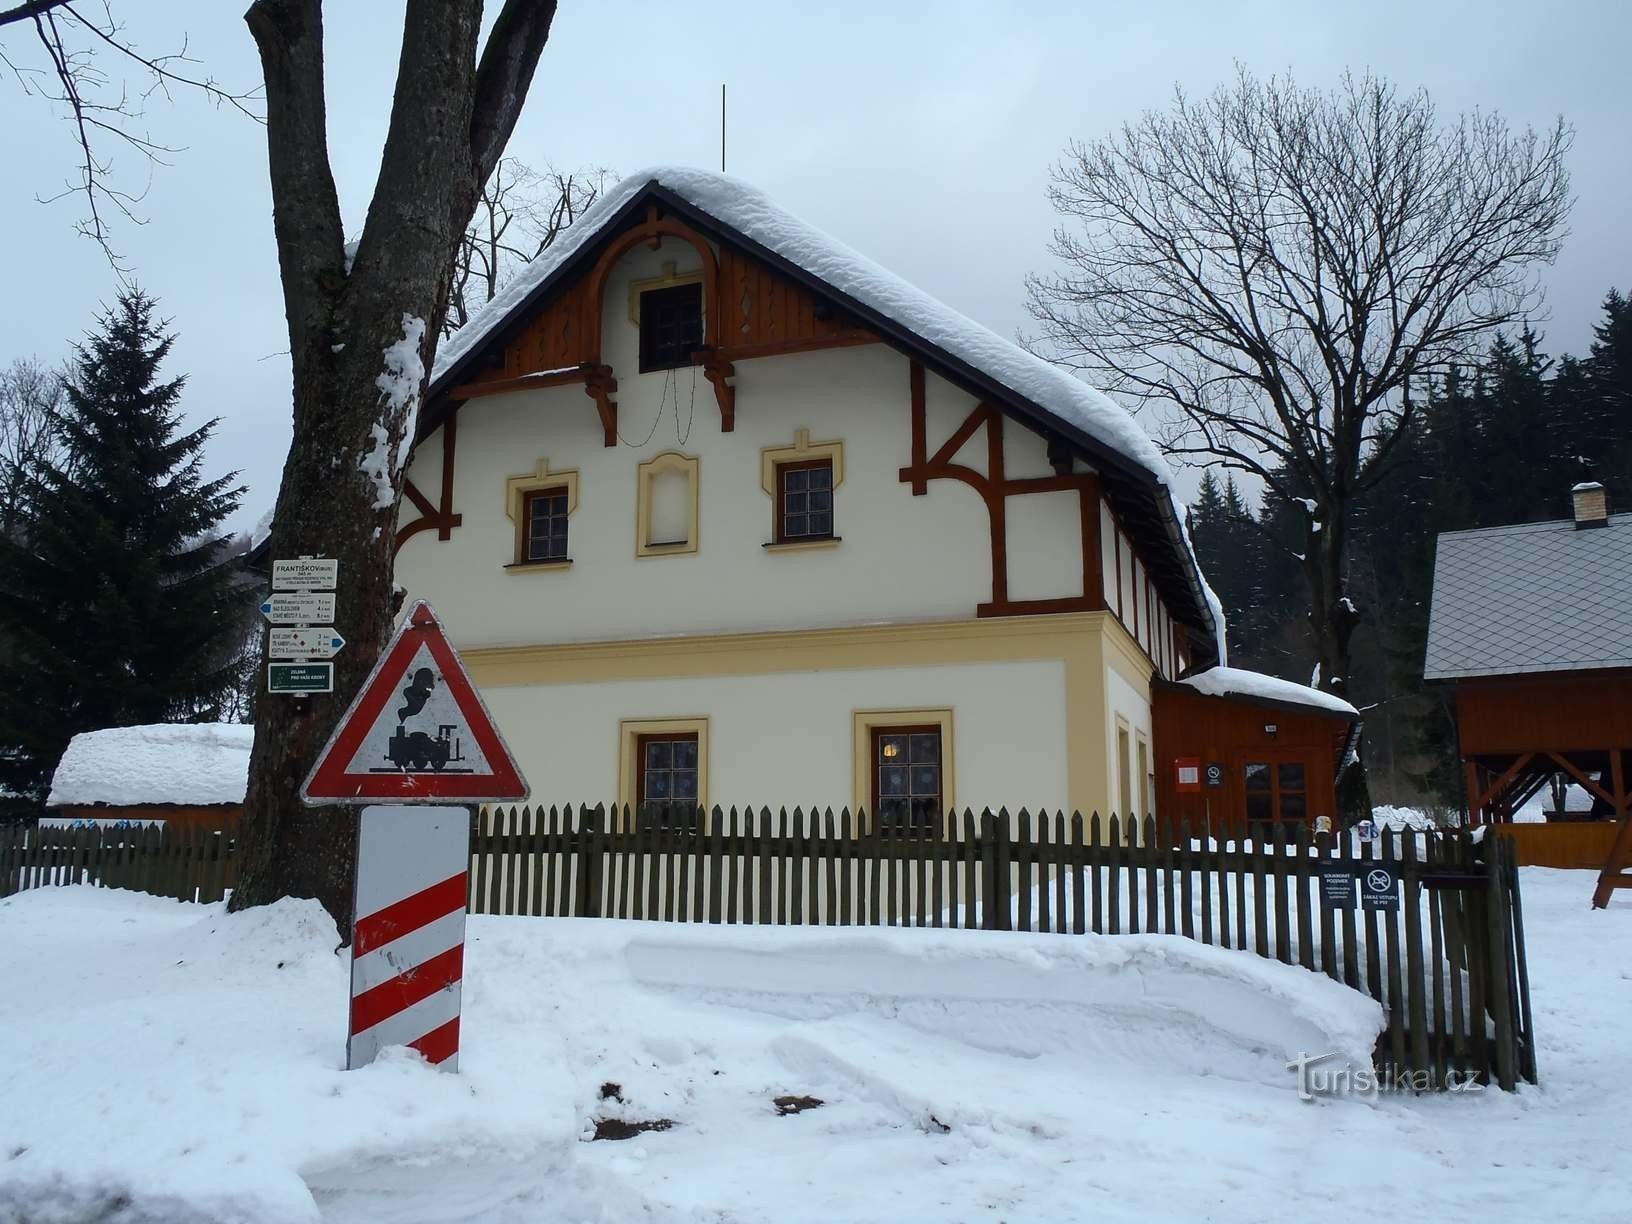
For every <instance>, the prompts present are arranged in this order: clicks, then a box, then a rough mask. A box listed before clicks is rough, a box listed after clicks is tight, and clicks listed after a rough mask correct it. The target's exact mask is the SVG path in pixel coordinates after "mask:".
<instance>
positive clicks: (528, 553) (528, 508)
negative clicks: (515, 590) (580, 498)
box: [516, 485, 572, 565]
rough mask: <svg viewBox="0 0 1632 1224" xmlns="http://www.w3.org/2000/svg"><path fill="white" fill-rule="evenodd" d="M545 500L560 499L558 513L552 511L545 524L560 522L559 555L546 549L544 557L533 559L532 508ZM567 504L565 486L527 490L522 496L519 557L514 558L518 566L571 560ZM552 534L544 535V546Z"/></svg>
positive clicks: (570, 529)
mask: <svg viewBox="0 0 1632 1224" xmlns="http://www.w3.org/2000/svg"><path fill="white" fill-rule="evenodd" d="M545 498H550V499H551V500H555V499H560V502H561V510H560V512H559V513H556V512H554V511H552V512H551V513H550V514H549V515H548V516H547V522H548V523H549V524H553V523H554V522H555V521H556V520H560V522H561V527H562V530H561V550H560V552H559V553H557V552H555V551H554V550H553V549H552V548H548V547H546V549H545V555H544V556H541V557H535V556H534V555H533V541H534V540H535V539H536V538H537V537H536V536H535V534H534V531H533V525H534V523H533V506H534V505H535V504H537V503H538V502H540V501H542V500H544V499H545ZM569 504H570V494H569V493H568V491H567V486H566V485H551V486H549V487H548V488H543V489H529V490H528V491H527V492H526V493H525V494H523V495H522V499H521V555H520V556H519V557H517V558H516V562H517V564H519V565H549V564H552V563H554V562H557V561H569V560H571V557H569V556H568V548H569V545H570V544H571V538H572V527H571V517H572V514H571V511H570V510H569V509H568V506H569ZM553 534H554V533H553V532H552V533H546V544H548V542H549V538H550V536H552V535H553Z"/></svg>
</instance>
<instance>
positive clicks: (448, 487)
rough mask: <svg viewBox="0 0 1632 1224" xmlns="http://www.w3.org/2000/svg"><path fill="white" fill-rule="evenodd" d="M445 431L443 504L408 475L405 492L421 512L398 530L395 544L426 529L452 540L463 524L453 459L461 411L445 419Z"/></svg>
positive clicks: (408, 499)
mask: <svg viewBox="0 0 1632 1224" xmlns="http://www.w3.org/2000/svg"><path fill="white" fill-rule="evenodd" d="M440 428H441V430H442V491H441V498H442V500H441V504H440V505H432V504H431V499H430V498H428V497H426V496H425V493H424V491H423V490H422V489H421V488H420V487H419V486H418V485H416V484H415V483H414V482H413V481H412V480H410V479H408V478H407V477H404V478H403V481H402V495H403V497H404V498H406V499H407V501H408V504H409V505H411V506H413V508H414V509H415V510H417V511H419V515H418V517H417V518H414V519H412V520H411V521H409V522H406V523H404V524H403V525H402V526H401V527H399V528H398V529H397V536H396V540H395V541H394V544H393V546H394V547H395V548H401V547H402V546H403V544H404V543H406V542H407V541H408V540H411V539H412V538H413V537H414V536H416V535H418V534H419V533H420V532H422V531H430V530H432V529H433V528H434V529H435V531H436V538H437V539H439V540H447V539H451V538H452V536H453V529H454V528H455V527H458V526H460V525H461V523H463V521H464V520H463V518H462V516H460V515H457V514H455V513H454V512H453V462H454V448H455V445H456V444H457V440H458V431H459V413H458V410H457V409H455V410H454V412H453V413H452V414H451V415H450V416H449V417H448V419H447V420H445V421H443V422H442V424H441V426H440Z"/></svg>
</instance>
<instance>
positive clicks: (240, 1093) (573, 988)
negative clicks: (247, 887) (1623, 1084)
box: [0, 869, 1632, 1224]
mask: <svg viewBox="0 0 1632 1224" xmlns="http://www.w3.org/2000/svg"><path fill="white" fill-rule="evenodd" d="M1523 889H1524V904H1525V917H1526V930H1527V936H1528V946H1529V953H1530V965H1531V974H1532V993H1533V1001H1534V1005H1535V1013H1536V1015H1535V1024H1536V1030H1537V1032H1538V1034H1539V1036H1540V1041H1541V1052H1540V1063H1541V1075H1542V1081H1543V1082H1542V1084H1541V1086H1540V1087H1539V1088H1529V1089H1526V1090H1524V1091H1522V1092H1520V1093H1518V1094H1517V1095H1507V1094H1503V1093H1500V1092H1496V1091H1494V1090H1492V1091H1484V1092H1477V1093H1457V1094H1449V1095H1440V1096H1432V1097H1420V1098H1411V1097H1380V1098H1379V1097H1375V1096H1372V1097H1359V1096H1345V1097H1337V1098H1324V1099H1318V1100H1315V1101H1313V1102H1305V1101H1300V1100H1299V1097H1298V1093H1297V1091H1296V1081H1295V1077H1294V1076H1293V1075H1292V1073H1291V1072H1289V1071H1287V1070H1286V1069H1285V1066H1284V1064H1285V1062H1286V1061H1287V1060H1288V1059H1289V1058H1291V1057H1293V1056H1294V1055H1296V1054H1298V1053H1300V1052H1301V1053H1309V1054H1317V1053H1323V1052H1325V1051H1327V1050H1335V1051H1338V1052H1339V1053H1340V1054H1343V1055H1346V1056H1347V1057H1349V1058H1359V1059H1363V1058H1364V1056H1365V1050H1366V1048H1367V1047H1368V1046H1369V1043H1370V1040H1371V1034H1372V1033H1373V1032H1375V1029H1376V1025H1377V1023H1378V1016H1377V1010H1376V1008H1375V1005H1373V1004H1372V1003H1371V1002H1370V1001H1369V1000H1366V999H1364V998H1362V997H1360V996H1358V995H1355V994H1353V993H1351V992H1349V991H1346V990H1344V989H1343V988H1341V987H1338V986H1336V985H1334V984H1333V983H1331V982H1329V981H1327V980H1326V979H1324V978H1320V977H1317V976H1315V975H1313V974H1307V973H1305V972H1303V971H1302V970H1299V969H1296V968H1291V967H1287V966H1283V965H1279V964H1274V963H1271V962H1266V961H1262V960H1259V959H1258V958H1256V957H1252V956H1250V955H1247V954H1242V953H1231V952H1226V951H1220V950H1217V949H1209V948H1203V947H1200V946H1198V945H1195V944H1192V943H1188V942H1186V941H1183V940H1178V939H1170V938H1164V937H1128V936H1123V937H1107V938H1094V937H1082V936H1047V935H1020V934H1006V933H997V932H948V931H894V930H889V931H874V930H865V929H855V928H852V929H826V930H823V929H815V930H806V929H767V928H757V929H756V928H707V927H700V928H699V927H679V926H663V925H658V924H648V923H633V922H622V923H619V922H587V921H572V920H547V919H528V918H487V917H483V918H475V919H472V921H471V924H470V940H469V956H468V960H467V969H466V981H465V1032H464V1041H463V1046H464V1048H463V1052H462V1054H461V1060H462V1069H461V1072H460V1073H459V1074H458V1075H449V1074H445V1073H442V1072H438V1071H436V1070H434V1069H432V1068H430V1067H427V1066H425V1065H424V1064H423V1063H421V1062H420V1061H418V1059H417V1056H413V1055H410V1054H408V1053H407V1052H405V1051H403V1052H393V1053H392V1054H390V1055H388V1056H387V1057H386V1058H385V1059H384V1060H382V1061H381V1062H380V1063H377V1064H375V1065H374V1066H372V1067H369V1068H366V1069H364V1070H362V1071H356V1072H345V1071H342V1070H341V1069H340V1066H341V1061H342V1058H343V1039H344V1023H345V1009H346V989H347V987H346V982H347V979H346V963H345V959H344V956H343V955H340V956H337V955H335V954H334V947H335V943H336V941H335V935H334V928H333V926H332V924H331V923H330V922H329V921H328V919H327V918H326V917H325V916H324V915H323V914H322V912H321V911H320V910H319V909H317V908H316V907H315V905H313V904H311V903H309V902H284V903H281V904H280V905H278V906H275V907H271V908H269V909H266V910H262V911H258V912H251V913H247V914H238V915H227V914H226V913H224V911H223V910H222V908H221V907H219V906H196V905H184V904H180V903H176V902H171V901H163V900H159V899H156V898H151V897H146V896H141V895H137V894H132V893H124V892H113V891H98V890H92V889H88V888H82V887H80V888H62V889H41V890H38V891H34V892H30V893H25V894H22V895H20V896H17V897H13V898H11V899H9V900H7V901H4V902H0V982H3V983H4V984H5V985H4V987H3V988H0V1033H3V1034H4V1042H3V1044H0V1220H4V1221H8V1222H10V1221H28V1222H30V1224H34V1222H36V1221H38V1222H44V1221H53V1222H55V1221H69V1220H76V1221H77V1220H82V1219H95V1220H106V1221H109V1222H115V1221H116V1222H117V1224H145V1222H147V1221H154V1222H158V1221H164V1222H166V1224H193V1222H195V1221H212V1222H214V1221H256V1222H259V1221H286V1220H287V1221H320V1220H321V1221H371V1222H374V1221H423V1222H426V1224H431V1222H436V1224H440V1222H444V1221H464V1220H480V1221H499V1222H504V1221H515V1222H518V1224H519V1222H520V1221H528V1222H538V1221H555V1220H560V1221H573V1222H577V1221H609V1222H610V1221H628V1220H684V1221H692V1220H698V1221H701V1220H708V1221H742V1222H747V1221H761V1220H775V1221H806V1220H808V1221H871V1220H878V1221H884V1220H889V1221H903V1220H906V1221H952V1220H991V1221H998V1220H1003V1221H1011V1222H1014V1221H1023V1220H1048V1221H1071V1220H1096V1221H1097V1220H1113V1221H1115V1220H1130V1221H1131V1220H1139V1221H1145V1222H1148V1221H1159V1220H1185V1221H1189V1220H1203V1219H1206V1220H1218V1221H1232V1220H1242V1221H1246V1220H1252V1221H1260V1220H1264V1219H1296V1218H1316V1219H1322V1220H1338V1221H1348V1220H1355V1221H1359V1220H1367V1221H1371V1220H1375V1219H1377V1218H1388V1219H1391V1220H1397V1221H1411V1220H1430V1219H1431V1220H1436V1221H1444V1220H1479V1221H1505V1220H1514V1221H1518V1220H1528V1219H1530V1218H1533V1217H1536V1216H1541V1215H1543V1214H1545V1215H1546V1216H1548V1217H1550V1218H1553V1219H1558V1220H1570V1221H1600V1220H1601V1221H1610V1220H1615V1221H1621V1220H1624V1219H1626V1218H1627V1214H1626V1206H1625V1205H1626V1203H1627V1202H1628V1201H1629V1194H1632V1173H1629V1172H1628V1171H1627V1168H1626V1165H1625V1160H1624V1154H1625V1152H1626V1150H1627V1149H1628V1146H1629V1144H1632V1121H1629V1115H1628V1113H1627V1111H1626V1110H1625V1108H1624V1106H1622V1105H1621V1104H1619V1102H1618V1096H1617V1092H1616V1089H1617V1087H1618V1083H1617V1072H1618V1070H1619V1069H1620V1068H1621V1067H1623V1066H1624V1065H1625V1057H1624V1048H1623V1041H1622V1034H1623V1032H1624V1022H1625V1017H1626V1015H1627V1013H1628V1009H1629V1004H1632V938H1629V937H1632V899H1621V898H1618V899H1617V900H1616V901H1615V902H1614V903H1613V904H1612V906H1611V908H1610V909H1609V910H1607V911H1603V912H1593V911H1592V910H1591V909H1590V908H1589V905H1588V899H1589V894H1590V891H1591V880H1590V877H1589V876H1588V875H1586V874H1585V873H1580V872H1556V871H1546V870H1541V869H1526V870H1525V871H1524V872H1523ZM603 1085H616V1086H617V1088H616V1092H615V1094H611V1093H610V1091H609V1090H608V1092H609V1094H608V1095H607V1096H606V1098H605V1099H603V1097H602V1093H603ZM788 1095H791V1096H810V1097H815V1098H819V1099H821V1100H822V1101H823V1102H824V1103H823V1104H822V1105H821V1106H819V1107H816V1108H812V1109H807V1110H806V1111H804V1112H801V1113H797V1114H793V1115H790V1116H780V1115H779V1114H778V1111H777V1109H776V1106H775V1104H774V1101H775V1098H777V1097H779V1096H788ZM603 1118H619V1119H623V1120H626V1121H646V1120H656V1119H669V1120H672V1122H673V1126H672V1128H671V1129H668V1130H666V1131H661V1132H652V1133H645V1134H641V1135H639V1136H637V1137H635V1138H633V1139H629V1140H625V1141H617V1142H614V1141H591V1139H590V1135H591V1134H592V1133H593V1130H594V1126H595V1122H596V1120H598V1119H603Z"/></svg>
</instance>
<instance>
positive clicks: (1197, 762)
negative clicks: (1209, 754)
mask: <svg viewBox="0 0 1632 1224" xmlns="http://www.w3.org/2000/svg"><path fill="white" fill-rule="evenodd" d="M1173 785H1174V788H1175V789H1176V790H1177V791H1178V792H1179V793H1180V794H1186V793H1189V792H1192V791H1199V790H1200V789H1201V758H1200V757H1175V758H1174V760H1173Z"/></svg>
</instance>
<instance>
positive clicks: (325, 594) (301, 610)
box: [261, 557, 346, 697]
mask: <svg viewBox="0 0 1632 1224" xmlns="http://www.w3.org/2000/svg"><path fill="white" fill-rule="evenodd" d="M339 582H340V562H339V561H338V560H337V559H335V558H334V557H293V558H284V559H281V560H275V561H273V562H272V591H271V593H270V594H269V595H268V596H267V597H266V599H265V600H264V601H263V602H262V603H261V615H262V616H264V617H266V619H267V620H268V621H269V622H271V625H272V631H271V633H270V634H269V635H268V637H267V643H266V659H267V663H266V691H267V692H269V693H283V694H288V695H291V696H295V697H305V696H308V695H310V694H312V693H332V692H334V664H333V663H331V662H329V660H330V659H333V658H334V656H335V655H337V654H339V653H340V649H341V647H343V646H344V645H345V644H346V639H345V638H343V637H341V636H340V634H339V632H338V631H336V629H335V628H334V608H335V587H336V586H338V585H339Z"/></svg>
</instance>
